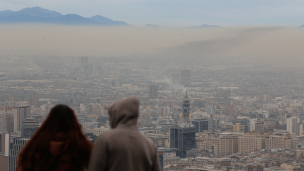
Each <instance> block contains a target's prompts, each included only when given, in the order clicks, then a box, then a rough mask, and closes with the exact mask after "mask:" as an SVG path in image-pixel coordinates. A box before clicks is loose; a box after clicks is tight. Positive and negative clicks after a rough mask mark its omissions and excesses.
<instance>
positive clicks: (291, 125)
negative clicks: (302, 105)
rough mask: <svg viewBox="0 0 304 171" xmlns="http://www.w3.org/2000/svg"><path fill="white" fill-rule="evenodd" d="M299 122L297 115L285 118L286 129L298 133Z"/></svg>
mask: <svg viewBox="0 0 304 171" xmlns="http://www.w3.org/2000/svg"><path fill="white" fill-rule="evenodd" d="M299 123H300V118H298V117H290V118H287V131H288V132H289V133H290V134H292V133H293V134H299Z"/></svg>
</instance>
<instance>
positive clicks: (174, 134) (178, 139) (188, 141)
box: [170, 123, 196, 158]
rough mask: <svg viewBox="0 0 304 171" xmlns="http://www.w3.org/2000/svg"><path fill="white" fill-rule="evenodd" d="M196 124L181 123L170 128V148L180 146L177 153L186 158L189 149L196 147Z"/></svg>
mask: <svg viewBox="0 0 304 171" xmlns="http://www.w3.org/2000/svg"><path fill="white" fill-rule="evenodd" d="M195 147H196V146H195V126H194V125H192V124H187V123H181V124H177V125H174V126H172V127H171V128H170V148H178V149H179V151H177V152H176V155H177V156H179V157H181V158H185V157H187V151H188V150H191V149H193V148H195Z"/></svg>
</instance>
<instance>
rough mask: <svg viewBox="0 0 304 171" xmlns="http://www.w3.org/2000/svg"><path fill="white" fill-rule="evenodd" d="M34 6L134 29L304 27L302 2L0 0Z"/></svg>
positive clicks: (7, 6)
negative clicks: (122, 23) (151, 26)
mask: <svg viewBox="0 0 304 171" xmlns="http://www.w3.org/2000/svg"><path fill="white" fill-rule="evenodd" d="M36 6H39V7H42V8H45V9H48V10H54V11H57V12H60V13H62V14H78V15H81V16H84V17H91V16H94V15H102V16H104V17H107V18H110V19H113V20H118V21H125V22H127V23H129V24H131V25H135V26H142V25H146V24H155V25H161V26H165V27H187V26H198V25H202V24H211V25H220V26H257V25H258V26H287V27H298V26H300V25H303V24H304V1H303V0H51V1H50V0H0V11H2V10H13V11H18V10H21V9H23V8H27V7H36Z"/></svg>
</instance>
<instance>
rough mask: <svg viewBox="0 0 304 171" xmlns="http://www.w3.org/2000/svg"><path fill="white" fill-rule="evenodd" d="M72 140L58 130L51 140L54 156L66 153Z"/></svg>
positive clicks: (51, 150) (51, 149)
mask: <svg viewBox="0 0 304 171" xmlns="http://www.w3.org/2000/svg"><path fill="white" fill-rule="evenodd" d="M69 143H70V141H69V140H68V138H67V136H66V135H65V134H64V133H63V132H58V133H57V134H56V135H55V137H54V139H53V140H52V141H51V142H50V152H51V154H52V155H53V156H58V155H60V154H62V153H64V152H65V151H66V150H67V149H68V147H69Z"/></svg>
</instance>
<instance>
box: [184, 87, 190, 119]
mask: <svg viewBox="0 0 304 171" xmlns="http://www.w3.org/2000/svg"><path fill="white" fill-rule="evenodd" d="M189 114H190V99H189V97H188V95H187V92H186V96H185V98H184V100H183V120H184V123H189Z"/></svg>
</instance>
